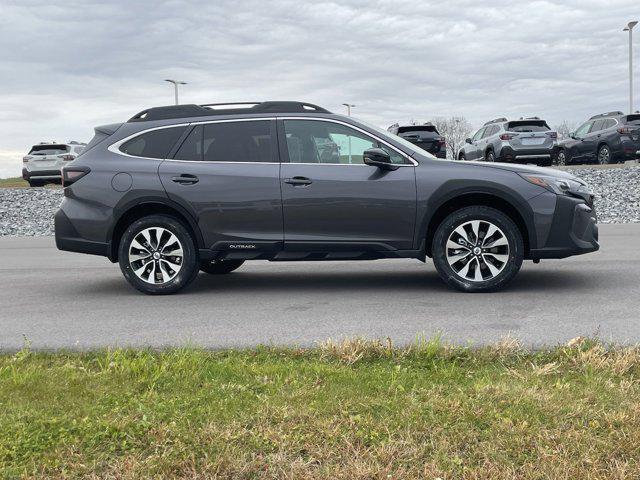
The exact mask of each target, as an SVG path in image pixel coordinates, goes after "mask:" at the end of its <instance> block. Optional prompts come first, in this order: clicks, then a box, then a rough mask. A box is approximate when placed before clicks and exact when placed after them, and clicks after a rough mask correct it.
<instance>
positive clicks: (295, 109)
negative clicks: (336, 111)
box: [129, 102, 331, 122]
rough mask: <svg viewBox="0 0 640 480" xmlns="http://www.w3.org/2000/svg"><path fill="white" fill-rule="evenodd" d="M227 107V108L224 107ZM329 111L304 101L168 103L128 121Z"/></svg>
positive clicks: (140, 113)
mask: <svg viewBox="0 0 640 480" xmlns="http://www.w3.org/2000/svg"><path fill="white" fill-rule="evenodd" d="M225 107H227V108H225ZM309 111H312V112H316V113H331V112H330V111H328V110H326V109H324V108H322V107H319V106H317V105H314V104H313V103H306V102H236V103H207V104H204V105H194V104H187V105H169V106H166V107H153V108H148V109H146V110H143V111H141V112H139V113H137V114H135V115H134V116H133V117H131V118H130V119H129V122H145V121H150V120H166V119H170V118H186V117H208V116H212V115H233V114H238V113H301V112H309Z"/></svg>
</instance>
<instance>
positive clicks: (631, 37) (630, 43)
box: [622, 20, 638, 113]
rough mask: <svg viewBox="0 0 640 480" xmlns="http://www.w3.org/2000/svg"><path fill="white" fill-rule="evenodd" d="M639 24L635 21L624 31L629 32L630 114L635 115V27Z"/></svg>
mask: <svg viewBox="0 0 640 480" xmlns="http://www.w3.org/2000/svg"><path fill="white" fill-rule="evenodd" d="M637 24H638V21H637V20H634V21H633V22H629V23H628V24H627V26H626V27H624V28H623V29H622V31H623V32H629V113H633V27H635V26H636V25H637Z"/></svg>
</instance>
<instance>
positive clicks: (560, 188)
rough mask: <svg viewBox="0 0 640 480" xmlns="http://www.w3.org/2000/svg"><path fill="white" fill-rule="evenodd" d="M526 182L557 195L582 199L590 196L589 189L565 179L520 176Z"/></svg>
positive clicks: (582, 184) (545, 176)
mask: <svg viewBox="0 0 640 480" xmlns="http://www.w3.org/2000/svg"><path fill="white" fill-rule="evenodd" d="M520 176H521V177H522V178H524V179H525V180H526V181H527V182H531V183H533V184H534V185H538V186H540V187H542V188H546V189H547V190H549V191H551V192H553V193H556V194H558V195H566V194H575V195H578V196H580V197H583V196H584V195H585V194H587V195H590V194H591V192H590V191H589V188H588V187H587V186H586V185H585V184H584V183H580V182H577V181H575V180H570V179H567V178H558V177H551V176H548V175H522V174H521V175H520Z"/></svg>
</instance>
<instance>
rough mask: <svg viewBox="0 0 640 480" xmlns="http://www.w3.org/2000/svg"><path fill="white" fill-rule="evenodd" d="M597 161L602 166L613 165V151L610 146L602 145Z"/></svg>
mask: <svg viewBox="0 0 640 480" xmlns="http://www.w3.org/2000/svg"><path fill="white" fill-rule="evenodd" d="M597 161H598V163H599V164H600V165H609V164H610V163H612V158H611V149H610V148H609V146H608V145H602V146H600V148H599V149H598V157H597Z"/></svg>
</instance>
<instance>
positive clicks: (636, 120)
mask: <svg viewBox="0 0 640 480" xmlns="http://www.w3.org/2000/svg"><path fill="white" fill-rule="evenodd" d="M637 158H640V114H638V113H635V114H632V115H625V114H623V113H622V112H609V113H601V114H600V115H594V116H593V117H591V118H590V119H589V120H588V121H586V122H585V123H583V124H582V125H580V126H579V127H578V128H577V129H576V131H575V132H572V133H571V134H570V135H569V138H565V139H563V140H561V141H560V142H559V143H558V153H557V163H558V165H568V164H570V163H584V162H589V163H591V162H597V163H599V164H601V165H606V164H608V163H616V162H622V161H625V160H634V159H637Z"/></svg>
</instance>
